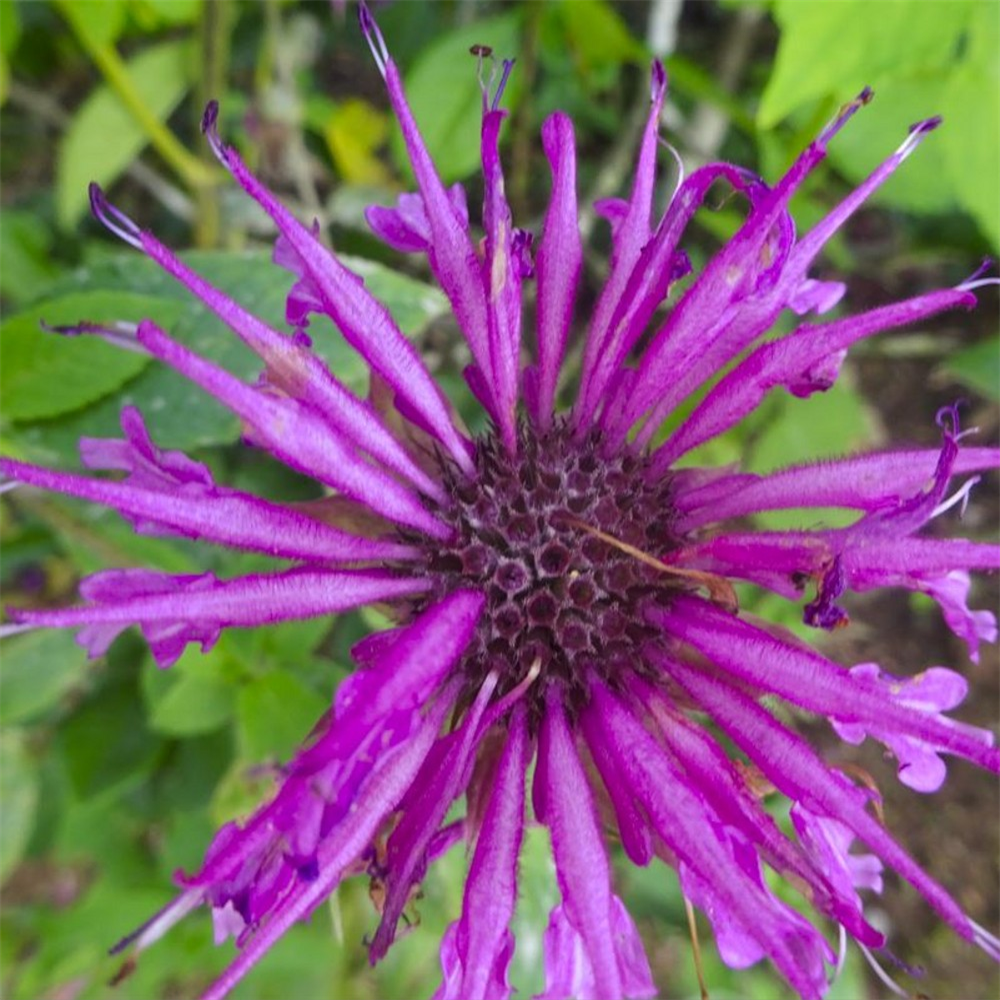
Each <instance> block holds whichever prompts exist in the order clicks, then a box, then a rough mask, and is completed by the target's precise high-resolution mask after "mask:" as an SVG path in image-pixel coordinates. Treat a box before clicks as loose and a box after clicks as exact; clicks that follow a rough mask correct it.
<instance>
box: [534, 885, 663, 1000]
mask: <svg viewBox="0 0 1000 1000" xmlns="http://www.w3.org/2000/svg"><path fill="white" fill-rule="evenodd" d="M611 933H612V935H613V941H614V947H615V950H616V951H617V952H618V955H619V961H620V963H621V965H622V968H623V979H622V992H621V993H620V994H615V995H616V996H622V997H628V998H630V1000H631V998H636V1000H638V998H641V997H652V996H655V995H656V987H655V985H654V984H653V979H652V976H651V975H650V973H649V964H648V962H647V961H646V952H645V950H644V948H643V946H642V940H641V939H640V937H639V932H638V931H637V930H636V927H635V923H634V922H633V921H632V918H631V917H630V916H629V914H628V910H626V909H625V905H624V903H622V901H621V900H620V899H619V898H618V897H617V896H615V895H612V897H611ZM542 948H543V951H544V954H545V992H544V993H540V994H538V996H537V997H536V998H535V1000H604V998H605V997H606V996H608V994H606V993H602V992H601V991H600V988H599V986H598V983H597V981H596V978H595V975H594V967H593V965H592V964H591V960H590V956H589V953H588V949H587V945H586V942H585V940H584V938H583V936H582V935H581V933H580V932H579V931H578V930H577V929H576V927H575V926H574V925H573V923H572V922H571V921H570V919H569V917H568V916H567V915H566V905H565V903H560V904H559V906H557V907H555V909H553V911H552V913H551V915H550V917H549V925H548V927H547V928H546V929H545V937H544V939H543V943H542Z"/></svg>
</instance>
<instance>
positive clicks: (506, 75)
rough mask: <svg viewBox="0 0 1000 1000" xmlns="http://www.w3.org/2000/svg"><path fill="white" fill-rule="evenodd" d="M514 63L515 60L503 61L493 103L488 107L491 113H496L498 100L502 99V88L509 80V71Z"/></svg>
mask: <svg viewBox="0 0 1000 1000" xmlns="http://www.w3.org/2000/svg"><path fill="white" fill-rule="evenodd" d="M515 62H517V60H516V59H504V61H503V72H502V73H501V74H500V82H499V83H498V84H497V92H496V93H495V94H494V95H493V103H492V105H490V110H491V111H496V110H497V108H498V106H499V104H500V98H501V97H503V92H504V88H505V87H506V86H507V81H508V79H510V71H511V70H512V69H513V68H514V63H515Z"/></svg>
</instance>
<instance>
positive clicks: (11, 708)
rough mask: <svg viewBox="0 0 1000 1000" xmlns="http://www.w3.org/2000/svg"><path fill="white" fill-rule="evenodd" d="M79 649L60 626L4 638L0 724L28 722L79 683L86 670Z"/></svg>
mask: <svg viewBox="0 0 1000 1000" xmlns="http://www.w3.org/2000/svg"><path fill="white" fill-rule="evenodd" d="M85 664H86V661H85V660H84V657H83V650H82V649H80V647H79V646H78V645H77V644H76V643H75V642H74V640H73V633H72V632H70V631H65V630H62V629H58V630H53V631H40V632H28V633H26V634H25V635H19V636H17V637H15V638H12V639H8V640H7V641H6V642H5V643H4V647H3V666H2V668H0V723H3V724H4V725H10V724H11V723H12V722H25V721H29V720H31V719H33V718H36V717H37V716H39V715H41V714H42V713H43V712H46V711H48V709H50V708H53V707H54V706H55V705H57V704H58V703H59V701H60V700H61V699H62V698H63V697H64V696H65V695H66V694H67V692H69V691H71V690H72V689H73V688H74V687H76V686H77V685H79V684H80V683H81V681H82V680H83V678H84V675H85V673H86V665H85Z"/></svg>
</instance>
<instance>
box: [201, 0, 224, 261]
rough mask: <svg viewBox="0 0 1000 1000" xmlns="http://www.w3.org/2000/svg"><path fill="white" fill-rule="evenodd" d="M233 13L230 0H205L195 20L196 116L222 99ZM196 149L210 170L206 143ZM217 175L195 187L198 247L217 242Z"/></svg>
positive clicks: (209, 158)
mask: <svg viewBox="0 0 1000 1000" xmlns="http://www.w3.org/2000/svg"><path fill="white" fill-rule="evenodd" d="M232 13H233V5H232V4H231V3H230V2H229V0H208V2H206V3H202V5H201V12H200V18H199V21H198V51H199V56H200V65H201V72H200V73H199V74H198V87H197V98H198V101H197V111H198V114H199V115H201V110H202V108H204V107H205V105H206V104H208V102H209V101H211V100H218V99H219V98H221V96H222V95H223V93H224V92H225V89H226V80H227V78H228V75H229V41H230V36H231V29H232V22H233V18H232ZM199 149H200V150H201V154H200V156H201V161H202V163H203V164H204V165H205V167H206V169H211V168H212V167H213V166H214V163H213V160H212V153H211V151H210V150H209V148H208V145H207V144H206V143H202V144H201V146H200V147H199ZM216 177H217V173H216V172H214V171H213V180H212V181H211V182H210V183H208V184H201V185H199V186H198V187H197V188H196V189H195V198H196V201H197V211H196V213H195V219H196V223H195V233H194V242H195V245H196V246H198V247H215V246H218V245H219V232H220V221H219V199H218V197H217V194H218V191H217V182H216V180H215V178H216Z"/></svg>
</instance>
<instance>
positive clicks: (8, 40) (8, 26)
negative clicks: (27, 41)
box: [0, 3, 21, 56]
mask: <svg viewBox="0 0 1000 1000" xmlns="http://www.w3.org/2000/svg"><path fill="white" fill-rule="evenodd" d="M20 40H21V18H20V17H19V16H18V12H17V5H16V4H13V3H0V53H3V54H4V55H5V56H9V55H10V54H11V53H12V52H13V51H14V49H16V48H17V43H18V42H19V41H20Z"/></svg>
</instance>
